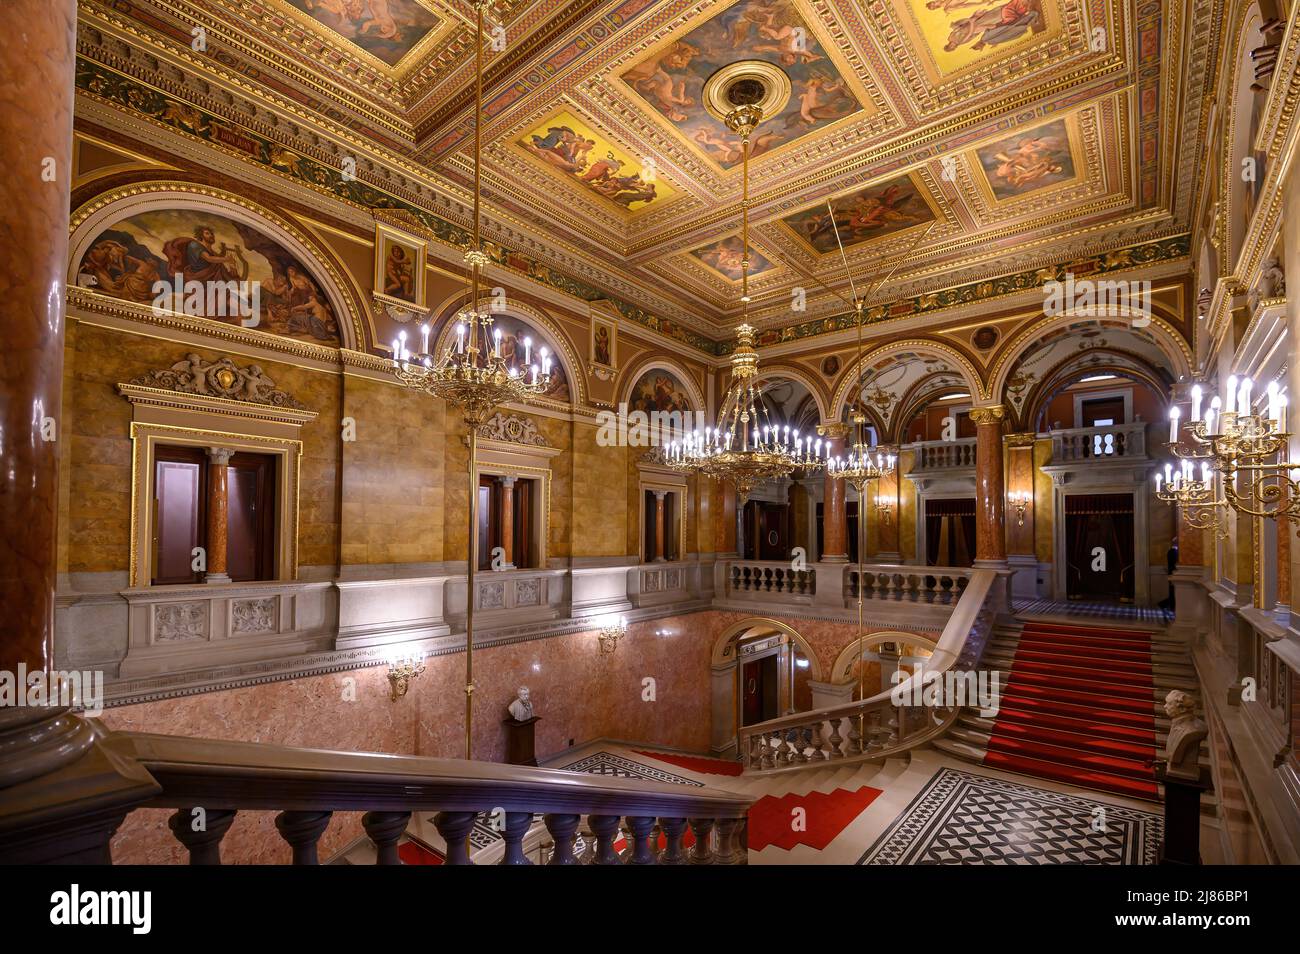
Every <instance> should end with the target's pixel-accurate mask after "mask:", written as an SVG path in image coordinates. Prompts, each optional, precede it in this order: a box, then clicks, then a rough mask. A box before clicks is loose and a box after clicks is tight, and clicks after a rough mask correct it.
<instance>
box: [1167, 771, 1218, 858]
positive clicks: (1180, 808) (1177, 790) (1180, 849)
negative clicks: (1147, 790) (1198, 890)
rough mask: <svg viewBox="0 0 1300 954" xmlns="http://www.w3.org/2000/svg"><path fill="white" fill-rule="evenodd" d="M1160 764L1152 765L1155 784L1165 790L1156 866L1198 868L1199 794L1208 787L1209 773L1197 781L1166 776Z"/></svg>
mask: <svg viewBox="0 0 1300 954" xmlns="http://www.w3.org/2000/svg"><path fill="white" fill-rule="evenodd" d="M1166 767H1167V765H1166V763H1163V762H1157V763H1156V781H1157V782H1160V783H1161V784H1162V785H1164V787H1165V833H1164V841H1163V842H1161V844H1160V857H1159V860H1158V861H1157V864H1162V865H1199V864H1200V863H1201V792H1203V791H1205V790H1206V789H1208V788H1209V787H1210V780H1209V772H1208V771H1207V770H1206V769H1202V770H1201V775H1200V778H1196V779H1189V778H1183V777H1181V776H1177V775H1169V774H1168V773H1167V772H1166V771H1165V769H1166Z"/></svg>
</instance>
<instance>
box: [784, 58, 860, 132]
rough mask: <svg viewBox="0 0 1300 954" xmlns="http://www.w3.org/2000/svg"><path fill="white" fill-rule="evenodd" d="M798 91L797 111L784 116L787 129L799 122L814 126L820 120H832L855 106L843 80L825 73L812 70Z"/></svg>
mask: <svg viewBox="0 0 1300 954" xmlns="http://www.w3.org/2000/svg"><path fill="white" fill-rule="evenodd" d="M798 93H799V112H798V113H797V114H795V115H792V116H788V117H786V120H785V125H786V128H787V129H789V128H790V127H791V126H797V125H799V124H800V123H803V124H804V125H806V126H815V125H817V124H818V123H821V122H830V121H834V120H836V119H839V118H841V117H842V116H847V115H848V114H849V113H851V112H853V110H854V109H856V108H857V104H856V103H855V102H854V100H853V97H852V96H850V95H849V91H848V86H847V85H846V84H845V82H844V80H842V79H836V78H834V77H832V76H829V75H828V74H826V73H822V72H814V73H813V74H812V76H811V77H809V79H808V82H807V83H805V84H804V86H803V87H802V88H801V89H800V90H799V91H798Z"/></svg>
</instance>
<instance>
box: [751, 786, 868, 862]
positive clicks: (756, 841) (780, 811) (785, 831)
mask: <svg viewBox="0 0 1300 954" xmlns="http://www.w3.org/2000/svg"><path fill="white" fill-rule="evenodd" d="M880 791H881V790H880V789H878V788H870V787H868V786H866V785H863V786H862V787H861V788H859V789H857V791H850V790H849V789H847V788H837V789H835V791H833V792H818V791H811V792H809V793H808V794H807V795H798V794H796V793H794V792H788V793H787V794H785V795H781V796H779V797H777V796H773V795H764V796H763V797H762V798H760V799H759V800H758V801H756V802H755V803H754V804H753V805H751V806H750V809H749V850H750V851H762V850H763V849H764V848H766V847H767V846H768V845H776V846H777V847H778V848H784V849H785V850H786V851H789V850H790V849H791V848H793V847H794V846H795V845H807V846H808V847H810V848H816V849H817V850H818V851H821V850H822V849H824V848H825V847H826V846H827V845H829V844H830V843H831V842H832V841H833V840H834V839H835V836H836V835H838V834H839V833H840V832H842V831H843V830H844V829H845V828H846V827H848V825H849V823H850V822H851V821H853V819H855V818H857V817H858V816H859V815H861V814H862V812H863V811H864V810H865V809H866V807H867V806H868V805H870V804H871V803H872V802H873V801H875V798H876V796H877V795H879V794H880ZM796 808H802V809H803V810H804V816H803V821H804V825H806V827H807V830H806V831H796V830H795V826H794V822H795V819H796V816H795V814H794V809H796Z"/></svg>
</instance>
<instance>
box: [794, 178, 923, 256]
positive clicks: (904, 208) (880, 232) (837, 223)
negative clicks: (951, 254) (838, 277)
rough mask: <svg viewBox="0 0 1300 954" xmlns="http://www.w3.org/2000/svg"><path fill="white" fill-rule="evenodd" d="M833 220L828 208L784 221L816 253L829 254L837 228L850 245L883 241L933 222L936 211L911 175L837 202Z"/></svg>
mask: <svg viewBox="0 0 1300 954" xmlns="http://www.w3.org/2000/svg"><path fill="white" fill-rule="evenodd" d="M833 207H834V209H835V218H834V221H832V219H831V213H830V212H829V210H828V209H827V208H826V206H825V205H818V206H814V207H813V208H811V209H806V210H805V211H803V212H796V213H795V214H794V215H792V216H789V217H787V218H785V219H784V220H783V221H784V222H785V223H786V224H787V225H789V226H790V227H791V228H792V229H794V231H795V233H796V234H798V235H799V236H801V237H802V238H803V239H804V240H805V241H807V242H808V244H809V245H811V246H812V247H813V248H814V249H815V250H816V251H818V252H820V253H822V254H826V253H827V252H833V251H835V249H836V248H837V247H838V244H837V242H836V238H835V235H836V228H837V227H838V229H839V236H840V239H841V240H842V241H843V242H844V244H845V245H846V246H847V245H854V244H856V243H858V242H865V241H868V240H870V239H876V238H882V237H883V236H886V235H890V234H892V233H894V232H897V231H899V230H901V229H905V228H908V227H910V226H913V225H920V224H923V223H925V222H931V221H933V220H934V212H933V210H931V208H930V206H929V205H928V204H927V203H926V201H925V199H924V198H923V197H922V195H921V193H920V192H919V191H918V190H917V188H916V183H914V182H913V181H912V179H911V177H910V176H900V177H899V178H897V179H894V180H892V181H890V182H886V183H883V184H880V185H872V186H868V187H867V188H865V189H862V190H859V191H858V192H855V193H852V194H850V195H847V196H844V197H842V198H839V199H836V200H835V202H834V203H833Z"/></svg>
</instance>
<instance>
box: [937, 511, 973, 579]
mask: <svg viewBox="0 0 1300 954" xmlns="http://www.w3.org/2000/svg"><path fill="white" fill-rule="evenodd" d="M974 562H975V498H974V497H953V498H946V499H942V500H926V502H925V565H926V566H972V565H973V564H974Z"/></svg>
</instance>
